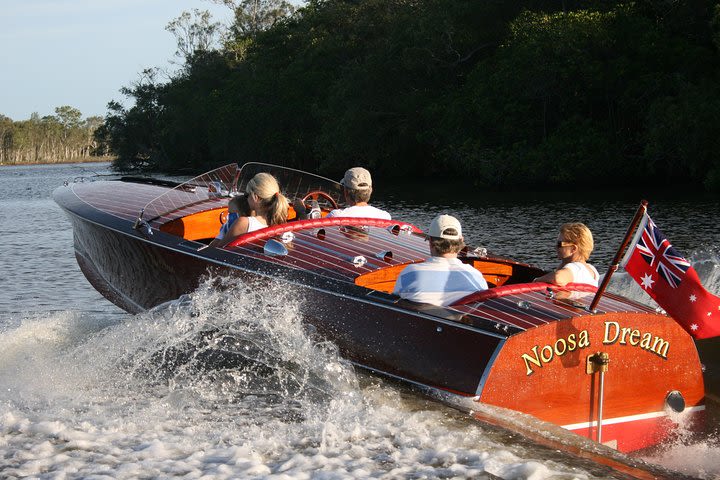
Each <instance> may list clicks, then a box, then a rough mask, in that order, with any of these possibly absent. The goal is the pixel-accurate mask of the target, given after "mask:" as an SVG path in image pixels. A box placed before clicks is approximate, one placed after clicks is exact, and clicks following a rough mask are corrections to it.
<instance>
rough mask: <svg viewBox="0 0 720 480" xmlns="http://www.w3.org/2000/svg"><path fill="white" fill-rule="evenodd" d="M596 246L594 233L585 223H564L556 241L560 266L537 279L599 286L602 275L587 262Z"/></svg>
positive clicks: (564, 283) (557, 282) (563, 283)
mask: <svg viewBox="0 0 720 480" xmlns="http://www.w3.org/2000/svg"><path fill="white" fill-rule="evenodd" d="M594 247H595V244H594V242H593V237H592V233H591V232H590V229H589V228H588V227H587V226H585V224H582V223H566V224H564V225H562V226H561V227H560V234H559V235H558V238H557V243H556V249H557V255H558V258H559V259H560V266H559V267H558V268H557V270H555V271H553V272H549V273H546V274H545V275H543V276H541V277H538V278H536V279H535V281H536V282H547V283H554V284H556V285H560V286H564V285H567V284H568V283H586V284H589V285H593V286H595V287H597V286H598V280H599V278H600V275H599V274H598V271H597V270H596V269H595V267H593V266H592V265H590V264H589V263H587V261H588V259H589V258H590V254H591V253H592V251H593V248H594Z"/></svg>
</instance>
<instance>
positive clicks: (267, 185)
mask: <svg viewBox="0 0 720 480" xmlns="http://www.w3.org/2000/svg"><path fill="white" fill-rule="evenodd" d="M245 191H246V193H247V199H248V206H249V208H250V210H251V211H252V212H254V215H248V216H241V217H239V218H238V219H237V220H235V221H234V222H233V223H232V225H230V226H229V227H228V231H227V233H225V235H224V236H223V238H222V240H219V241H218V242H217V243H216V244H215V245H212V246H214V247H224V246H225V245H227V244H228V243H230V242H232V241H233V240H235V239H236V238H237V237H239V236H240V235H243V234H245V233H248V232H254V231H255V230H260V229H261V228H265V227H269V226H272V225H278V224H280V223H285V222H287V216H288V208H289V204H288V201H287V198H285V196H284V195H283V194H282V193H280V185H279V184H278V182H277V180H276V179H275V177H273V176H272V175H270V174H269V173H264V172H261V173H258V174H256V175H255V176H254V177H253V178H251V179H250V181H249V182H248V184H247V188H246V189H245ZM213 241H214V240H213Z"/></svg>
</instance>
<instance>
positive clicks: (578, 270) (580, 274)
mask: <svg viewBox="0 0 720 480" xmlns="http://www.w3.org/2000/svg"><path fill="white" fill-rule="evenodd" d="M588 267H589V268H588ZM563 268H567V269H568V270H570V271H571V272H572V274H573V281H572V283H586V284H588V285H593V286H595V287H597V286H598V280H599V279H600V274H598V271H597V270H596V269H595V267H593V266H592V265H590V264H589V263H583V262H571V263H568V264H567V265H565V266H564V267H563Z"/></svg>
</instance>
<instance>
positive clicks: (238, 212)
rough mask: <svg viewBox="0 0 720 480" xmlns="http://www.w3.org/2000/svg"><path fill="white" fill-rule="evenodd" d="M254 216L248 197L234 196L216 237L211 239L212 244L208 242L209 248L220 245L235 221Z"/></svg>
mask: <svg viewBox="0 0 720 480" xmlns="http://www.w3.org/2000/svg"><path fill="white" fill-rule="evenodd" d="M253 215H255V212H254V211H253V209H252V208H250V203H249V202H248V195H246V194H244V193H243V194H240V195H235V196H234V197H232V198H231V199H230V200H229V201H228V215H227V220H226V221H225V223H223V224H222V226H221V227H220V231H219V232H218V234H217V236H216V237H215V238H214V239H213V241H212V242H210V246H211V247H215V246H217V245H218V244H219V243H220V240H222V239H223V238H225V235H227V233H228V230H229V229H230V227H231V226H232V224H233V223H235V221H236V220H237V219H238V218H240V217H251V216H253Z"/></svg>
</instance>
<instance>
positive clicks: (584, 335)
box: [522, 330, 590, 375]
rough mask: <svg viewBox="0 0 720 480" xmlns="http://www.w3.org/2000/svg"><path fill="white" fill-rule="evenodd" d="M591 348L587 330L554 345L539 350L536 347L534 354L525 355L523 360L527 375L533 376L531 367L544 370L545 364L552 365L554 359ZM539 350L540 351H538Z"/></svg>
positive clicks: (571, 335) (573, 334)
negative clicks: (580, 349) (579, 349)
mask: <svg viewBox="0 0 720 480" xmlns="http://www.w3.org/2000/svg"><path fill="white" fill-rule="evenodd" d="M589 346H590V335H589V334H588V331H587V330H582V331H580V332H579V333H577V334H575V333H571V334H570V335H568V336H567V339H565V338H558V339H557V340H555V343H554V344H552V345H545V346H543V347H542V348H539V346H538V345H535V346H534V347H533V348H532V350H530V351H531V352H532V354H527V353H523V354H522V359H523V361H524V362H525V373H526V374H527V375H532V374H533V373H534V370H533V369H532V367H531V365H535V366H536V367H539V368H542V366H543V364H544V363H550V362H551V361H552V360H553V358H555V357H556V356H557V357H562V356H563V355H565V354H566V353H568V352H573V351H575V350H577V349H578V348H587V347H589ZM538 349H539V350H538Z"/></svg>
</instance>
